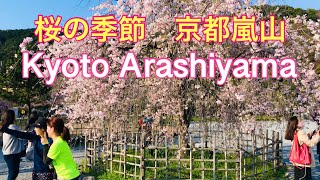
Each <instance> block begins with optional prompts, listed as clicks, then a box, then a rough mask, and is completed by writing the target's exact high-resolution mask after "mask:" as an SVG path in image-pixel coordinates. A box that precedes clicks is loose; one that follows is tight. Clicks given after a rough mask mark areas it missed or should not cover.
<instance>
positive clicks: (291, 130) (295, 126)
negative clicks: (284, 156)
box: [285, 116, 320, 180]
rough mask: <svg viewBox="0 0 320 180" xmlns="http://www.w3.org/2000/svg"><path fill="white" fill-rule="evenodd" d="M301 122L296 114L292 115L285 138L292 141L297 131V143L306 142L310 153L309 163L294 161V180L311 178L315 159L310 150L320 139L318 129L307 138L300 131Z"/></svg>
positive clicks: (309, 179)
mask: <svg viewBox="0 0 320 180" xmlns="http://www.w3.org/2000/svg"><path fill="white" fill-rule="evenodd" d="M302 129H303V122H302V121H301V120H298V118H297V117H296V116H293V117H291V118H290V119H289V121H288V125H287V129H286V134H285V139H286V140H291V141H292V142H293V139H294V135H295V134H296V133H297V135H298V141H299V145H300V146H301V145H302V144H306V145H307V146H308V147H309V153H310V155H311V164H309V165H305V164H298V163H295V166H294V179H295V180H311V179H312V175H311V167H315V166H316V164H315V159H314V154H313V151H312V147H313V146H315V145H317V143H318V142H319V140H320V136H319V131H317V132H316V133H315V134H314V135H313V136H312V138H311V139H309V137H308V135H307V134H306V133H305V132H303V131H302Z"/></svg>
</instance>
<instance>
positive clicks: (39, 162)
mask: <svg viewBox="0 0 320 180" xmlns="http://www.w3.org/2000/svg"><path fill="white" fill-rule="evenodd" d="M33 126H34V127H35V128H34V131H33V132H21V131H16V130H12V129H9V128H7V127H5V126H3V127H2V128H1V131H2V132H5V133H7V134H10V135H12V136H14V137H17V138H20V139H27V140H30V141H32V142H33V144H34V152H33V153H34V168H33V173H32V179H33V180H52V179H53V170H51V169H50V167H49V165H46V164H44V163H43V145H42V144H41V136H43V134H44V133H46V129H47V119H46V118H44V117H39V118H38V120H36V121H35V123H34V124H33ZM49 143H50V144H51V143H52V139H49Z"/></svg>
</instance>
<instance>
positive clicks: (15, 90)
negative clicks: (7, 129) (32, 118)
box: [0, 29, 51, 112]
mask: <svg viewBox="0 0 320 180" xmlns="http://www.w3.org/2000/svg"><path fill="white" fill-rule="evenodd" d="M25 37H32V38H33V39H34V41H33V42H32V44H31V45H29V47H28V49H30V50H33V51H34V52H36V51H37V46H36V43H37V42H36V40H35V39H36V38H35V37H34V35H33V29H26V30H7V31H0V61H1V62H2V66H1V67H0V97H1V98H2V99H5V100H7V101H9V102H13V103H15V104H16V105H18V106H23V105H25V104H26V105H28V107H29V112H30V109H31V105H32V104H33V105H35V104H44V102H46V101H47V100H48V99H49V92H50V89H51V88H50V87H49V86H46V85H43V84H42V83H41V82H40V81H39V80H40V79H39V78H37V77H36V76H35V74H32V73H30V77H29V78H28V79H23V78H22V57H21V55H22V54H21V52H20V47H19V45H20V43H21V42H22V41H23V39H24V38H25ZM15 55H16V56H17V57H15Z"/></svg>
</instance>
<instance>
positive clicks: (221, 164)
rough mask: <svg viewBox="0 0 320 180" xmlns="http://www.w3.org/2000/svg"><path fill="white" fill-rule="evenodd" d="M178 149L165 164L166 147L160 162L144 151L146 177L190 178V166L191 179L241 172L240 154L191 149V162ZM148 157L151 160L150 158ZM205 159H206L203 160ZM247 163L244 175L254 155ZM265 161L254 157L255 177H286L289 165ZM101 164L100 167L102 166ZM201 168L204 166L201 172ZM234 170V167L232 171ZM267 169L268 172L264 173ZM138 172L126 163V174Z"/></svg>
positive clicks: (110, 175)
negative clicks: (238, 169)
mask: <svg viewBox="0 0 320 180" xmlns="http://www.w3.org/2000/svg"><path fill="white" fill-rule="evenodd" d="M176 152H177V151H176V150H168V152H167V157H168V163H167V164H166V161H165V158H166V152H165V150H164V149H158V150H157V159H159V160H157V161H155V160H152V159H154V158H155V154H156V150H150V149H148V150H146V151H145V159H146V160H145V167H146V169H145V178H146V179H179V178H180V179H190V166H192V177H191V178H192V179H201V178H202V177H204V179H213V178H214V177H215V178H216V179H226V177H228V179H236V177H237V176H239V174H238V173H239V171H237V170H236V168H239V162H236V161H237V155H236V154H232V153H231V152H230V154H227V155H226V157H225V155H224V154H223V153H216V154H215V155H214V154H213V153H212V151H210V150H204V151H202V152H201V151H194V152H192V157H191V158H192V159H193V162H192V164H190V161H180V162H179V161H178V159H177V158H176ZM126 153H127V154H132V155H134V154H135V152H134V150H133V149H128V150H127V151H126ZM137 155H138V156H139V155H140V151H138V152H137ZM214 158H215V162H213V159H214ZM113 159H114V160H121V161H123V160H124V158H123V156H122V157H120V155H115V156H114V157H113ZM148 159H149V160H148ZM183 159H184V160H187V159H190V152H189V151H186V154H185V156H184V158H183ZM202 159H204V161H202ZM225 159H227V161H228V162H225ZM244 161H245V163H246V164H247V165H248V166H245V168H246V172H245V174H242V177H243V176H250V175H252V173H253V170H252V163H253V158H251V157H246V158H245V159H243V162H242V166H243V164H244ZM126 162H129V163H136V164H140V159H139V158H134V157H126ZM262 162H263V161H262V160H261V158H256V159H255V173H260V174H259V175H258V176H255V179H270V177H277V178H279V179H285V174H286V172H287V168H286V167H282V168H279V169H276V170H273V164H272V163H269V162H268V163H266V164H265V165H263V163H262ZM99 164H101V166H100V165H99ZM97 165H98V166H100V167H103V166H104V165H103V164H102V162H99V163H97ZM110 165H111V164H110V162H109V163H108V166H109V167H110ZM155 166H157V167H166V168H162V169H157V170H155V169H152V168H150V167H155ZM225 168H227V169H228V171H225V170H224V169H225ZM112 169H113V171H119V170H120V171H123V169H124V165H123V163H119V162H113V163H112ZM202 169H204V170H203V171H202ZM232 169H233V170H232ZM264 169H265V172H264ZM135 172H136V175H137V176H139V174H140V169H139V167H135V166H134V165H129V164H126V173H127V174H134V173H135ZM88 174H89V175H93V176H95V177H96V178H97V179H119V180H121V179H124V177H123V175H120V174H117V173H115V172H113V173H110V172H106V171H105V170H101V171H100V172H88ZM125 179H133V178H132V177H131V176H126V177H125Z"/></svg>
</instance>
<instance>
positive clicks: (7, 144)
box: [1, 110, 25, 180]
mask: <svg viewBox="0 0 320 180" xmlns="http://www.w3.org/2000/svg"><path fill="white" fill-rule="evenodd" d="M1 121H2V126H4V127H6V128H8V129H12V130H17V131H21V130H20V128H19V127H18V126H16V125H15V124H14V123H15V121H16V117H15V113H14V111H13V110H7V111H5V112H4V113H3V114H2V116H1ZM2 140H3V146H2V153H3V157H4V160H5V161H6V163H7V166H8V170H9V173H8V178H7V179H8V180H15V179H16V178H17V176H18V174H19V166H20V159H21V157H22V156H24V154H25V148H24V143H25V140H22V139H18V138H16V137H14V136H12V135H10V134H7V133H3V136H2Z"/></svg>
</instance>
